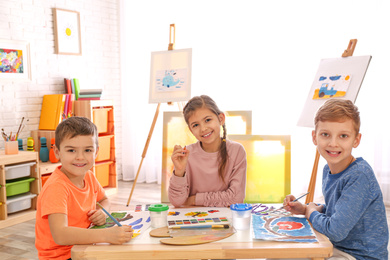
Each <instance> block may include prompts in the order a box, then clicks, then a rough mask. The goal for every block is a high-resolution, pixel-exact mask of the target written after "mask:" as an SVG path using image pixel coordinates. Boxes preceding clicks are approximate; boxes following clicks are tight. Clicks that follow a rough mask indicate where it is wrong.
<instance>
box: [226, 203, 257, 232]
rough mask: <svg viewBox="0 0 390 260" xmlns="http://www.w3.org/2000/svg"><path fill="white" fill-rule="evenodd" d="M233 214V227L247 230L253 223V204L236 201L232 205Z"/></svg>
mask: <svg viewBox="0 0 390 260" xmlns="http://www.w3.org/2000/svg"><path fill="white" fill-rule="evenodd" d="M230 210H231V211H232V215H233V227H234V228H235V229H237V230H247V229H249V228H250V225H251V216H252V205H251V204H247V203H236V204H232V205H230Z"/></svg>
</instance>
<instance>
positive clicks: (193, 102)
mask: <svg viewBox="0 0 390 260" xmlns="http://www.w3.org/2000/svg"><path fill="white" fill-rule="evenodd" d="M203 107H204V108H207V109H209V110H210V111H211V112H213V113H214V114H215V115H217V117H218V116H219V114H221V113H223V112H222V111H221V110H219V108H218V106H217V104H216V103H215V101H214V100H212V99H211V98H210V97H209V96H206V95H201V96H196V97H193V98H191V99H190V100H189V101H188V103H187V104H186V105H185V107H184V108H183V115H184V119H185V121H186V123H187V125H189V122H188V120H189V118H190V117H191V116H192V115H193V114H194V112H195V110H197V109H199V108H203ZM222 129H223V136H222V137H221V139H222V142H221V145H220V146H219V151H218V154H219V166H218V175H219V177H221V179H222V181H225V180H224V172H225V167H226V163H227V160H228V153H227V149H226V125H225V123H224V124H223V125H222Z"/></svg>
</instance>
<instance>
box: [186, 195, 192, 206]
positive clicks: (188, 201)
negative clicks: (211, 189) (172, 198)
mask: <svg viewBox="0 0 390 260" xmlns="http://www.w3.org/2000/svg"><path fill="white" fill-rule="evenodd" d="M184 205H187V206H195V195H193V196H189V197H188V199H187V200H186V202H185V203H184Z"/></svg>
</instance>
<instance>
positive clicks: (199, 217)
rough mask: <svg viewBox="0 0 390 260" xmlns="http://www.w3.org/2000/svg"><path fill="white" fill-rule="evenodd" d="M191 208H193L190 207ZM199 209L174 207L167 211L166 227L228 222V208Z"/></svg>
mask: <svg viewBox="0 0 390 260" xmlns="http://www.w3.org/2000/svg"><path fill="white" fill-rule="evenodd" d="M192 210H193V209H192ZM198 210H199V211H191V209H184V208H183V209H175V211H171V212H169V213H168V227H174V226H181V225H191V226H201V225H204V224H207V225H214V224H229V218H230V217H231V212H230V209H229V208H213V209H210V208H198Z"/></svg>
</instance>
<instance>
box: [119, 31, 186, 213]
mask: <svg viewBox="0 0 390 260" xmlns="http://www.w3.org/2000/svg"><path fill="white" fill-rule="evenodd" d="M174 49H175V24H170V25H169V45H168V51H171V50H174ZM168 104H169V105H171V104H172V102H168ZM160 105H161V103H158V104H157V108H156V112H155V113H154V118H153V122H152V125H151V127H150V130H149V134H148V138H147V139H146V143H145V147H144V151H143V152H142V159H141V162H140V164H139V166H138V170H137V174H136V175H135V179H134V183H133V187H131V192H130V195H129V199H128V200H127V204H126V207H128V206H129V204H130V200H131V196H132V195H133V192H134V188H135V184H136V183H137V179H138V175H139V173H140V171H141V166H142V163H143V161H144V159H145V156H146V152H147V151H148V147H149V143H150V140H151V138H152V135H153V131H154V126H155V125H156V122H157V118H158V114H159V112H160ZM178 105H179V109H180V104H179V103H178Z"/></svg>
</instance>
